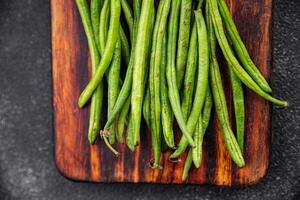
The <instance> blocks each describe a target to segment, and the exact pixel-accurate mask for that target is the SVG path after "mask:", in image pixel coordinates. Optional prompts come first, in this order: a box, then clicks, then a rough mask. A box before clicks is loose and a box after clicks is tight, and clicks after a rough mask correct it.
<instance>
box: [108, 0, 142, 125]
mask: <svg viewBox="0 0 300 200" xmlns="http://www.w3.org/2000/svg"><path fill="white" fill-rule="evenodd" d="M141 4H142V0H134V1H133V8H134V9H133V10H134V24H133V27H134V32H133V33H134V37H133V45H132V48H131V56H130V61H129V64H128V68H127V71H126V75H125V80H124V83H123V86H122V88H121V91H120V94H119V96H118V99H117V101H116V104H115V106H114V109H113V111H112V113H111V115H110V117H109V118H108V119H107V122H106V124H105V126H104V130H105V129H107V128H108V127H109V126H110V125H111V123H112V122H113V121H114V119H115V117H116V116H117V114H118V113H119V112H120V111H121V109H122V107H123V105H124V104H125V102H126V100H127V99H128V97H129V96H130V91H131V86H132V76H133V74H132V71H133V61H134V55H135V53H134V52H135V43H136V34H137V29H138V22H139V18H140V11H141ZM130 99H131V97H130Z"/></svg>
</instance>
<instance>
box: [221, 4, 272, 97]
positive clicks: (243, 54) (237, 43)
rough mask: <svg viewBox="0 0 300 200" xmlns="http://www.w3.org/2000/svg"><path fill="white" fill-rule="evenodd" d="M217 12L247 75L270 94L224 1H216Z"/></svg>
mask: <svg viewBox="0 0 300 200" xmlns="http://www.w3.org/2000/svg"><path fill="white" fill-rule="evenodd" d="M218 5H219V11H220V14H221V16H222V19H223V24H224V25H225V27H226V30H227V33H228V35H229V37H230V39H231V41H232V45H233V47H234V49H235V52H236V54H237V56H238V58H239V60H240V62H241V63H242V65H243V66H244V68H245V69H246V71H247V72H248V73H249V75H250V76H251V78H252V79H253V80H254V81H255V82H256V83H257V85H258V86H259V87H260V88H261V89H262V90H264V91H265V92H272V89H271V87H270V86H269V84H268V82H267V81H266V79H265V77H264V76H263V75H262V74H261V72H260V71H259V69H258V68H257V67H256V66H255V64H254V62H253V61H252V59H251V57H250V55H249V53H248V51H247V48H246V47H245V44H244V43H243V41H242V39H241V37H240V35H239V32H238V30H237V28H236V25H235V23H234V21H233V19H232V16H231V14H230V12H229V9H228V7H227V5H226V3H225V1H224V0H219V1H218Z"/></svg>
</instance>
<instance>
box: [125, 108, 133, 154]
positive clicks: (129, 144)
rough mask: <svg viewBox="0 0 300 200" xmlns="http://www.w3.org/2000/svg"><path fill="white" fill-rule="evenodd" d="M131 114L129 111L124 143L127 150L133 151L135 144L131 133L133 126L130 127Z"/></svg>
mask: <svg viewBox="0 0 300 200" xmlns="http://www.w3.org/2000/svg"><path fill="white" fill-rule="evenodd" d="M132 125H133V124H132V115H131V112H130V113H129V120H128V127H127V132H126V144H127V147H128V148H129V150H131V151H135V144H134V135H133V127H132Z"/></svg>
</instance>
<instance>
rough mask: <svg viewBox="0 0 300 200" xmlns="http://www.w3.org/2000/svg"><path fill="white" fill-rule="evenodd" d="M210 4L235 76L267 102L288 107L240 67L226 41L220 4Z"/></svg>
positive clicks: (225, 54) (224, 52)
mask: <svg viewBox="0 0 300 200" xmlns="http://www.w3.org/2000/svg"><path fill="white" fill-rule="evenodd" d="M208 2H209V3H208V4H209V6H210V8H211V17H212V21H213V25H214V29H215V34H216V36H217V40H218V42H219V45H220V47H221V50H222V52H223V54H224V57H225V59H226V61H227V62H228V63H229V66H230V67H231V68H232V70H233V71H234V72H235V74H236V75H237V76H238V77H239V79H240V80H241V81H242V82H243V83H244V84H245V85H246V86H247V87H248V88H250V89H251V90H253V91H254V92H256V93H257V94H258V95H260V96H261V97H263V98H265V99H266V100H268V101H270V102H272V103H274V104H277V105H280V106H287V105H288V103H287V102H286V101H281V100H278V99H275V98H273V97H272V96H270V95H269V94H267V93H266V92H264V91H263V90H262V89H261V88H260V87H259V86H258V85H257V83H256V82H255V81H254V80H253V79H252V78H251V77H250V76H249V75H248V73H247V72H246V71H245V70H244V69H243V68H242V67H241V66H240V64H239V62H238V61H237V59H236V58H235V56H234V54H233V52H232V51H231V49H230V45H229V43H228V41H227V39H226V35H225V32H224V28H223V24H222V23H223V22H222V18H221V16H220V13H219V10H218V4H217V1H216V0H208Z"/></svg>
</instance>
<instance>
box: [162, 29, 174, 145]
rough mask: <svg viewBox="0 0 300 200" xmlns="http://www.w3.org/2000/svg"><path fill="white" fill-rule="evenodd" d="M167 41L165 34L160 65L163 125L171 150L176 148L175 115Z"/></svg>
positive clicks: (166, 140) (165, 138) (164, 134)
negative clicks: (168, 83)
mask: <svg viewBox="0 0 300 200" xmlns="http://www.w3.org/2000/svg"><path fill="white" fill-rule="evenodd" d="M167 41H168V39H167V34H165V36H164V40H163V44H162V45H163V46H162V58H161V65H160V101H161V124H162V130H163V136H164V140H165V142H166V143H167V145H168V146H169V147H170V148H174V147H175V139H174V132H173V113H172V108H171V105H170V102H169V98H168V86H167V80H166V65H167Z"/></svg>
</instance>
